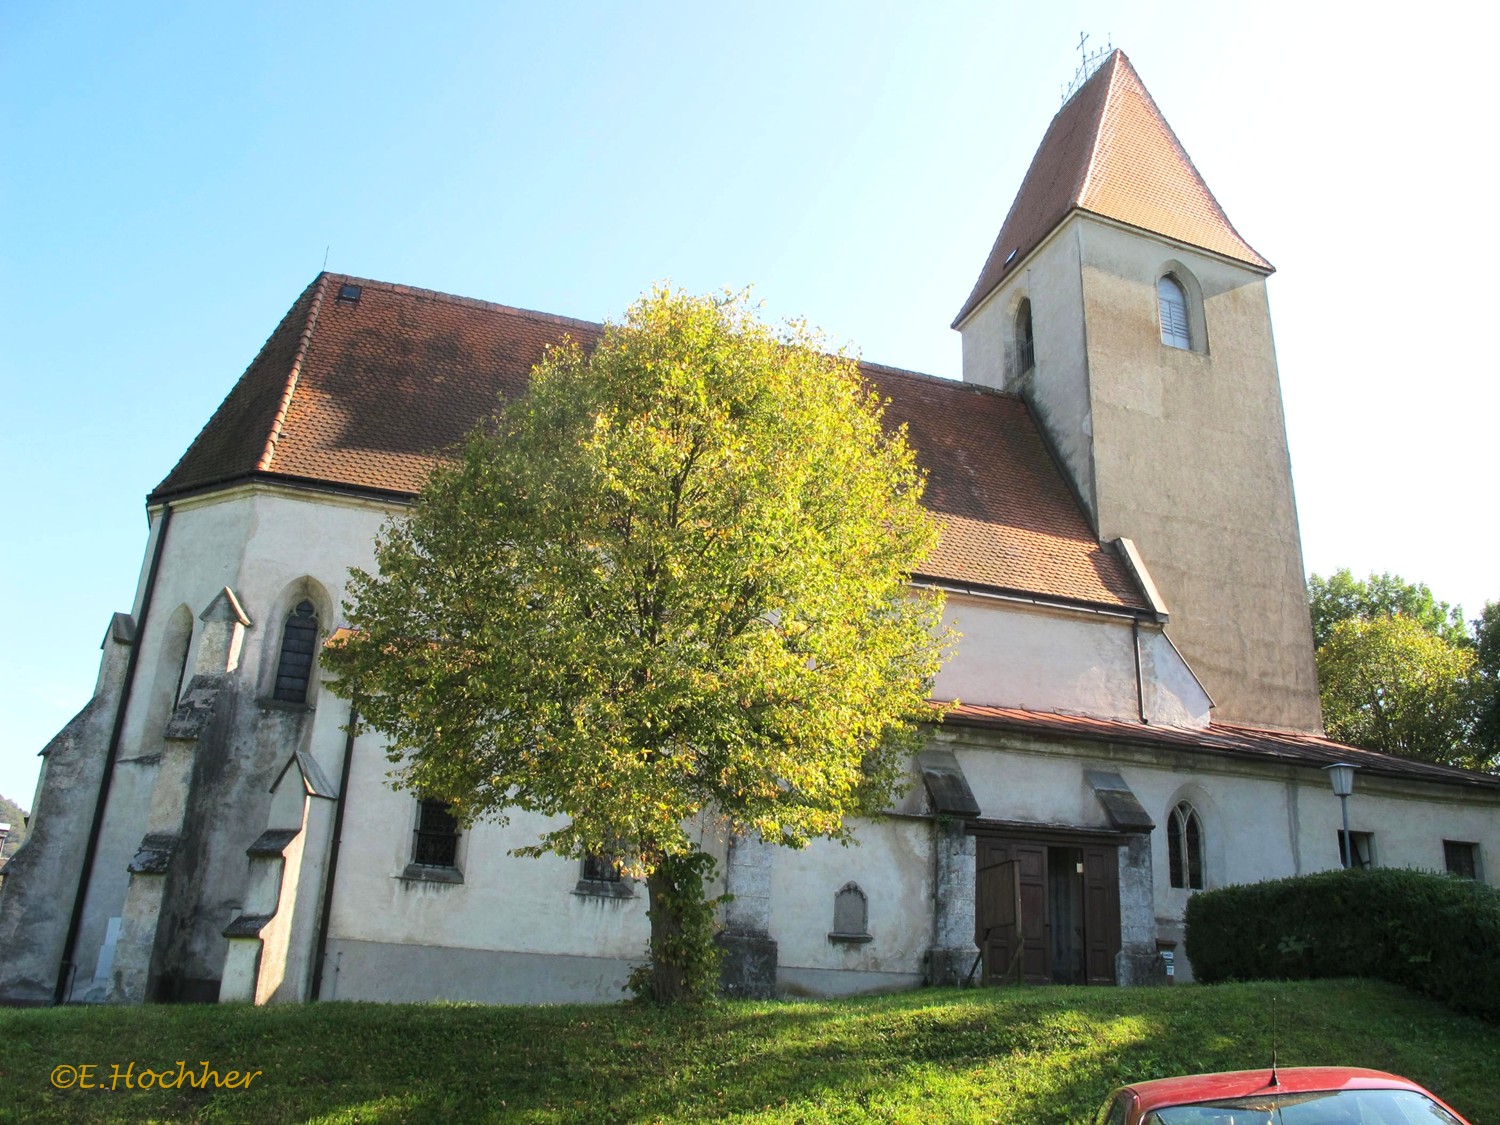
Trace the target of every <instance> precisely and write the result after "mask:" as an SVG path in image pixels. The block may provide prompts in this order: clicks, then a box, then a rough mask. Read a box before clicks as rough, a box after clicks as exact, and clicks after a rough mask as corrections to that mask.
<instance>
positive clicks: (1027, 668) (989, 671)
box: [933, 593, 1209, 727]
mask: <svg viewBox="0 0 1500 1125" xmlns="http://www.w3.org/2000/svg"><path fill="white" fill-rule="evenodd" d="M944 617H945V620H946V621H947V623H948V624H949V625H950V626H951V627H952V628H953V629H954V630H955V631H956V632H957V633H959V634H960V635H961V638H962V639H961V640H960V641H959V643H958V646H957V649H956V651H955V652H954V653H953V657H952V659H951V660H949V661H948V663H947V664H945V665H944V666H943V668H942V670H941V671H940V672H939V673H938V678H937V682H936V684H935V685H934V689H933V694H934V696H936V697H937V698H939V699H958V700H961V701H962V702H964V703H976V704H984V705H988V706H996V707H1018V708H1023V709H1026V710H1031V711H1059V712H1065V713H1068V714H1075V715H1090V716H1093V717H1095V718H1101V719H1115V720H1120V721H1123V722H1139V721H1140V719H1141V694H1139V693H1138V692H1139V691H1140V690H1141V689H1143V692H1144V698H1145V707H1146V717H1147V718H1148V719H1149V720H1150V721H1151V722H1153V723H1156V724H1160V725H1169V726H1189V727H1203V726H1206V725H1207V723H1208V714H1209V699H1208V696H1207V695H1206V694H1205V693H1204V691H1203V689H1202V687H1201V686H1200V685H1199V684H1198V682H1197V680H1196V678H1194V676H1193V674H1192V671H1191V669H1189V668H1188V667H1187V665H1186V664H1185V663H1184V662H1183V660H1182V658H1181V656H1180V655H1179V654H1178V653H1177V651H1176V650H1175V649H1174V648H1173V647H1172V645H1171V644H1170V643H1168V642H1167V640H1166V638H1165V637H1164V636H1163V635H1162V633H1161V631H1160V630H1159V629H1156V628H1154V627H1150V626H1147V627H1142V628H1140V630H1139V638H1140V645H1141V661H1140V666H1139V674H1140V677H1141V686H1140V689H1138V685H1137V678H1136V677H1137V663H1136V648H1135V646H1136V638H1137V632H1136V631H1135V630H1134V629H1133V628H1132V623H1131V621H1130V620H1129V619H1128V618H1125V617H1119V616H1106V615H1102V614H1096V613H1089V612H1087V611H1085V610H1077V609H1068V608H1064V607H1049V606H1039V605H1032V604H1027V603H1025V602H1020V601H1006V600H1001V599H996V598H984V597H979V596H974V595H968V594H956V593H951V594H949V595H948V599H947V605H946V608H945V613H944Z"/></svg>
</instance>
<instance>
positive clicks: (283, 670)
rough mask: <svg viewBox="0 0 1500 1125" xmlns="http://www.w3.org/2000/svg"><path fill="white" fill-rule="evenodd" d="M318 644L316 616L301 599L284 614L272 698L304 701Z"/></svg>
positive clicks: (287, 701) (284, 700) (285, 701)
mask: <svg viewBox="0 0 1500 1125" xmlns="http://www.w3.org/2000/svg"><path fill="white" fill-rule="evenodd" d="M317 647H318V615H317V611H315V610H314V609H313V604H312V602H310V601H301V602H298V603H297V607H296V608H295V609H293V610H292V612H291V613H289V614H287V618H286V625H285V626H284V627H283V628H282V630H281V656H280V657H279V658H278V659H277V662H276V689H275V691H274V692H272V696H271V697H272V698H273V699H279V700H280V701H281V702H283V703H306V702H307V685H308V681H310V680H311V679H312V665H313V654H314V653H315V652H316V651H317Z"/></svg>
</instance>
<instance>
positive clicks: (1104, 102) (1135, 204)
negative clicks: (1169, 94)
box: [953, 50, 1273, 328]
mask: <svg viewBox="0 0 1500 1125" xmlns="http://www.w3.org/2000/svg"><path fill="white" fill-rule="evenodd" d="M1074 211H1087V212H1090V213H1092V214H1095V215H1101V216H1103V217H1104V218H1107V219H1114V220H1116V221H1117V222H1121V223H1126V224H1128V225H1129V226H1133V227H1138V228H1140V229H1141V230H1145V231H1150V232H1152V233H1153V234H1159V235H1165V236H1166V237H1167V238H1171V239H1175V240H1176V241H1178V242H1185V243H1187V244H1188V245H1190V246H1197V247H1200V248H1202V249H1204V250H1209V251H1212V252H1213V253H1216V254H1222V255H1223V256H1224V257H1227V258H1233V259H1235V260H1236V261H1240V262H1244V263H1245V264H1246V265H1249V266H1251V267H1253V268H1255V269H1258V270H1263V271H1265V272H1266V273H1270V272H1271V271H1272V269H1273V267H1272V265H1271V263H1270V262H1268V261H1266V259H1265V258H1263V257H1261V255H1260V254H1258V253H1257V252H1256V251H1255V249H1254V248H1253V247H1251V245H1250V244H1249V243H1248V242H1246V241H1245V240H1244V239H1243V238H1241V237H1240V234H1239V232H1238V231H1236V230H1235V229H1234V225H1233V224H1232V223H1231V222H1230V221H1229V217H1228V216H1227V215H1225V214H1224V209H1223V208H1222V207H1220V206H1219V201H1218V200H1217V199H1215V198H1214V194H1213V192H1211V191H1209V189H1208V185H1207V184H1206V183H1204V182H1203V177H1202V176H1200V175H1199V174H1198V169H1197V168H1195V167H1194V166H1193V161H1192V159H1191V158H1190V157H1189V156H1188V154H1187V151H1186V150H1185V149H1184V148H1183V147H1182V143H1181V142H1180V141H1179V140H1178V139H1177V134H1176V133H1174V132H1173V131H1172V127H1171V126H1170V125H1168V124H1167V122H1166V119H1165V118H1164V117H1162V115H1161V110H1159V109H1157V108H1156V102H1155V101H1154V100H1152V97H1151V95H1150V93H1149V92H1147V90H1146V87H1145V85H1144V84H1143V83H1142V82H1141V76H1140V75H1139V74H1137V73H1136V71H1135V67H1133V66H1131V65H1130V60H1129V59H1128V58H1126V57H1125V52H1124V51H1118V50H1117V51H1114V52H1113V53H1112V54H1110V56H1109V58H1108V59H1106V60H1105V62H1104V64H1103V65H1102V66H1100V67H1099V69H1098V70H1097V71H1095V72H1094V74H1093V76H1092V77H1090V78H1089V80H1088V81H1087V82H1085V83H1084V84H1083V85H1082V86H1081V87H1079V89H1078V92H1077V93H1075V94H1074V95H1073V96H1072V97H1071V98H1070V99H1068V101H1067V103H1066V104H1065V105H1064V106H1063V107H1062V108H1061V109H1060V110H1058V111H1057V115H1056V116H1055V117H1053V119H1052V124H1051V125H1049V126H1048V127H1047V132H1046V135H1045V136H1043V137H1042V143H1041V145H1040V146H1038V148H1037V150H1036V155H1035V156H1033V157H1032V158H1031V167H1030V168H1029V169H1027V171H1026V177H1025V179H1024V180H1022V181H1021V190H1020V191H1019V192H1017V193H1016V198H1015V202H1014V203H1012V204H1011V208H1010V212H1009V213H1008V214H1007V215H1006V216H1005V222H1004V223H1003V224H1002V225H1001V227H1000V234H999V236H998V237H997V238H996V239H995V245H994V247H993V248H992V249H991V250H990V256H989V258H988V260H987V261H986V262H985V263H984V269H983V270H981V271H980V273H979V280H978V281H977V282H975V284H974V289H973V291H972V292H971V293H970V294H969V297H968V300H966V301H965V302H964V304H963V308H961V309H959V311H958V316H957V317H955V318H954V321H953V326H954V327H955V328H956V327H958V325H959V324H960V323H961V322H962V321H963V320H964V318H965V317H967V316H968V315H969V314H970V313H971V312H973V311H974V310H975V309H976V308H977V307H978V306H979V304H980V303H981V302H982V301H983V300H984V299H985V298H986V297H988V296H989V295H990V293H991V292H993V291H994V289H995V287H996V286H997V285H999V284H1000V282H1001V281H1002V280H1003V279H1004V278H1005V276H1006V274H1007V273H1008V272H1009V271H1010V270H1011V269H1013V268H1015V267H1016V266H1018V265H1020V264H1021V263H1022V262H1023V261H1024V260H1025V259H1026V257H1027V255H1029V254H1030V253H1031V251H1033V250H1035V249H1036V248H1037V246H1038V245H1040V244H1041V242H1042V240H1043V239H1044V238H1046V237H1047V235H1049V234H1051V233H1052V231H1053V230H1054V229H1056V227H1057V226H1058V224H1060V223H1061V222H1062V221H1063V220H1064V219H1066V218H1067V217H1068V216H1069V215H1070V214H1071V213H1072V212H1074Z"/></svg>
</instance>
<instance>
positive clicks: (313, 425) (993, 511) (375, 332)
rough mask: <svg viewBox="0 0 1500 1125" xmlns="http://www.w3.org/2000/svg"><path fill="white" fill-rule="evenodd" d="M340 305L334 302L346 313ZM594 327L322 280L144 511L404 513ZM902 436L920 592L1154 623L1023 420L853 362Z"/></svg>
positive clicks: (969, 397) (938, 384) (997, 398)
mask: <svg viewBox="0 0 1500 1125" xmlns="http://www.w3.org/2000/svg"><path fill="white" fill-rule="evenodd" d="M341 294H343V296H342V297H341ZM602 331H603V328H602V326H601V325H598V324H594V323H590V322H588V321H581V320H571V319H568V318H566V317H559V316H549V315H547V314H545V313H538V312H529V311H527V310H524V309H516V308H510V307H508V306H505V305H497V304H490V303H488V302H485V301H476V300H471V299H468V298H464V297H454V296H450V295H448V294H444V293H435V292H431V291H429V290H425V289H414V288H410V287H408V286H403V285H391V284H387V283H384V282H378V281H370V280H367V279H363V278H354V277H346V276H342V275H335V274H327V273H325V274H320V275H319V276H318V278H317V279H316V280H315V281H314V282H313V283H312V284H311V285H310V286H309V287H308V288H307V289H306V291H304V292H303V293H302V295H301V296H300V297H298V299H297V301H296V303H295V304H294V305H293V306H292V308H291V310H290V311H289V312H288V313H287V315H286V316H285V317H284V318H283V320H282V322H281V324H280V325H279V326H278V327H277V328H276V330H275V331H274V332H273V333H272V334H271V337H270V339H269V340H267V341H266V344H265V345H264V347H262V349H261V351H260V354H259V355H257V356H256V357H255V359H254V361H253V362H252V363H251V364H250V366H249V368H248V369H247V370H246V371H245V373H244V375H242V376H241V377H240V379H239V381H238V382H237V383H236V384H235V385H234V387H233V388H232V389H231V390H230V392H229V395H228V397H226V398H225V399H224V401H223V403H222V404H221V405H220V406H219V408H218V410H216V411H215V412H214V414H213V416H212V417H211V418H210V419H209V421H208V424H207V425H206V426H204V428H203V430H202V431H201V432H200V433H199V435H198V437H197V438H196V439H195V440H194V441H193V443H192V445H191V446H189V448H188V450H187V452H186V453H185V454H183V456H182V459H181V460H180V461H178V463H177V465H176V466H175V467H174V468H173V469H172V471H171V472H170V473H168V474H167V476H166V479H165V480H163V481H162V482H161V484H159V485H158V486H157V487H156V489H155V490H154V491H153V492H152V493H151V495H150V496H149V498H148V502H151V503H157V502H161V501H167V500H172V499H174V498H177V497H182V496H185V495H188V494H191V493H197V492H205V491H209V490H212V489H215V488H219V487H224V486H228V485H230V484H234V483H239V482H243V481H247V480H251V479H257V478H258V479H267V480H279V481H284V482H288V483H301V484H308V485H313V486H318V487H325V488H327V487H332V488H339V489H347V490H351V491H356V492H361V493H365V494H374V495H384V496H391V497H393V498H398V499H400V498H406V497H410V496H411V495H413V494H414V493H416V492H417V491H418V490H419V489H420V488H421V487H422V483H423V482H424V481H425V480H426V478H427V475H428V474H429V473H430V472H431V470H432V468H433V467H434V466H435V465H436V464H437V463H438V462H439V460H440V459H441V458H442V457H443V456H444V451H446V450H449V449H452V448H454V447H455V446H456V445H457V444H458V443H459V442H460V441H461V440H462V438H463V437H464V435H465V434H467V433H468V432H469V430H471V429H472V428H473V427H474V426H475V425H476V424H477V423H478V422H479V420H480V419H482V418H483V417H485V416H486V415H488V414H490V413H491V412H492V411H493V410H494V409H495V406H496V402H497V398H498V397H508V396H512V395H516V394H519V393H520V392H521V391H522V390H523V389H524V387H525V386H526V380H527V377H528V375H529V373H530V371H531V368H532V366H533V365H535V363H536V362H537V361H538V360H539V359H541V357H542V355H543V353H544V352H545V350H546V349H547V347H548V346H549V345H552V344H555V343H558V342H559V341H561V340H562V339H563V338H564V337H572V338H573V339H574V340H577V341H578V342H579V343H580V344H582V345H583V346H584V347H588V346H590V345H591V344H593V343H594V342H595V341H597V340H598V338H599V336H600V334H601V332H602ZM861 367H862V370H863V372H864V374H865V376H866V378H868V379H869V380H870V382H871V383H872V384H873V385H874V386H875V388H876V389H877V390H878V391H879V392H880V394H881V395H882V396H883V397H885V398H887V399H889V405H888V406H887V408H886V420H887V422H888V423H889V424H891V425H893V426H894V425H900V424H905V425H906V426H907V427H908V434H909V439H910V442H911V445H912V447H913V448H914V449H915V450H916V452H917V460H918V462H919V463H920V464H921V466H922V468H923V469H925V470H926V471H927V474H928V481H927V492H926V498H925V503H926V505H927V507H928V509H929V510H930V511H932V512H933V513H934V514H936V515H937V516H938V517H939V518H940V519H941V520H942V521H943V524H944V527H943V533H942V537H941V540H940V542H939V545H938V547H937V549H936V550H935V551H934V552H933V554H932V556H931V557H930V558H929V559H928V561H927V563H926V565H925V566H924V567H923V568H922V572H921V576H922V577H926V578H930V579H936V580H940V581H946V582H954V583H961V584H966V585H972V586H976V587H984V588H986V589H990V590H1000V591H1007V592H1016V593H1023V594H1030V595H1038V596H1041V597H1044V598H1049V599H1057V600H1062V601H1067V602H1077V603H1084V604H1090V605H1104V606H1111V607H1118V608H1124V609H1140V610H1144V609H1147V608H1149V607H1148V605H1147V603H1146V600H1145V598H1144V596H1143V595H1142V593H1141V592H1140V590H1139V589H1138V587H1137V586H1136V584H1135V582H1134V581H1133V579H1132V578H1131V576H1130V574H1129V572H1128V571H1127V569H1126V567H1125V565H1124V561H1123V560H1122V559H1121V558H1120V557H1119V556H1118V555H1117V554H1116V553H1115V552H1114V551H1113V550H1111V549H1109V548H1106V547H1105V546H1103V545H1102V544H1101V543H1100V542H1099V541H1098V539H1097V538H1096V537H1095V535H1094V533H1093V531H1092V529H1091V527H1090V525H1089V523H1088V520H1087V518H1086V517H1085V516H1084V514H1083V511H1082V509H1081V508H1080V507H1079V504H1078V502H1077V500H1076V498H1075V497H1074V495H1073V493H1072V491H1071V489H1070V488H1069V486H1068V484H1067V482H1066V480H1065V479H1064V477H1063V474H1062V472H1061V470H1060V469H1059V468H1058V466H1057V464H1056V462H1055V461H1054V460H1053V458H1052V456H1051V454H1050V452H1049V451H1048V448H1047V446H1046V444H1045V442H1044V440H1043V438H1042V434H1041V431H1040V429H1039V428H1038V426H1037V423H1036V421H1035V419H1034V418H1033V417H1032V416H1031V414H1030V412H1029V410H1028V409H1027V407H1026V404H1025V403H1024V402H1023V401H1022V400H1021V399H1020V398H1018V397H1016V396H1014V395H1008V394H1003V393H1000V392H997V391H992V390H988V389H986V388H982V387H975V386H971V385H966V384H963V383H959V382H955V381H953V380H949V379H938V378H934V377H932V376H927V375H918V374H915V373H913V372H909V371H900V370H897V369H895V368H890V367H881V366H878V365H876V364H868V363H867V364H862V365H861Z"/></svg>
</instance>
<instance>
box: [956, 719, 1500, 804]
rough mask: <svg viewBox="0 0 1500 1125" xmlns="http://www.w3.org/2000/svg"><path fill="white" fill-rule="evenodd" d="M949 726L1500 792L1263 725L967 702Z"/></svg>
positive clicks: (1484, 776)
mask: <svg viewBox="0 0 1500 1125" xmlns="http://www.w3.org/2000/svg"><path fill="white" fill-rule="evenodd" d="M943 721H944V722H945V723H947V724H949V725H957V726H972V727H982V728H989V729H992V730H1007V731H1016V732H1019V733H1023V734H1035V735H1041V736H1043V737H1065V738H1078V739H1085V740H1090V741H1097V742H1126V743H1132V744H1135V745H1144V746H1157V747H1161V748H1164V749H1174V750H1188V751H1194V752H1198V753H1205V754H1222V755H1228V756H1230V757H1240V758H1255V759H1258V760H1260V761H1271V762H1283V763H1285V764H1287V765H1294V766H1307V767H1310V768H1315V769H1316V768H1321V767H1323V766H1326V765H1331V764H1332V763H1334V762H1348V763H1350V764H1351V765H1356V766H1359V767H1360V769H1361V770H1362V771H1363V772H1365V773H1369V774H1377V775H1380V776H1383V777H1394V778H1402V779H1405V780H1418V781H1434V782H1445V783H1447V784H1450V785H1470V786H1478V787H1480V788H1485V789H1495V790H1500V776H1496V775H1494V774H1488V773H1476V772H1474V771H1472V770H1464V769H1458V768H1457V767H1455V766H1440V765H1435V764H1433V763H1431V762H1419V761H1414V760H1413V759H1411V758H1397V757H1394V756H1392V755H1390V754H1381V753H1379V752H1378V751H1375V750H1362V749H1360V748H1359V747H1358V746H1345V745H1344V744H1343V743H1340V742H1334V741H1332V740H1331V739H1327V738H1322V737H1320V736H1319V735H1315V734H1299V733H1295V732H1290V731H1276V730H1263V729H1261V728H1259V727H1245V726H1236V725H1234V724H1231V723H1210V724H1209V725H1208V727H1207V729H1194V728H1191V727H1158V726H1147V725H1146V724H1144V723H1127V722H1121V721H1119V720H1116V719H1095V718H1090V717H1088V716H1086V715H1060V714H1056V713H1054V712H1050V711H1027V710H1022V709H1021V708H1017V707H987V706H983V705H980V704H975V703H964V704H960V705H959V706H957V707H954V708H953V709H952V710H951V711H950V712H949V713H948V715H947V717H946V718H945V719H944V720H943Z"/></svg>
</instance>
